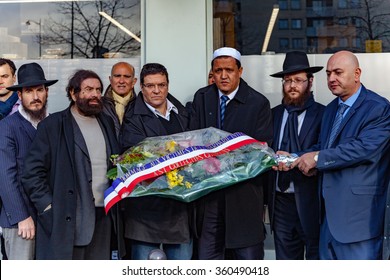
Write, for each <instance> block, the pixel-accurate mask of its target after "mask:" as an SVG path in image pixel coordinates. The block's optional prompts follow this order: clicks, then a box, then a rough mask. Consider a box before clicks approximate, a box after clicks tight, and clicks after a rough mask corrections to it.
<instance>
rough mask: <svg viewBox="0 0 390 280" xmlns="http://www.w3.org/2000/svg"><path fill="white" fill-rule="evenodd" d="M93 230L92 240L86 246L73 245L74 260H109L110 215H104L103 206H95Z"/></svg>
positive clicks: (111, 229)
mask: <svg viewBox="0 0 390 280" xmlns="http://www.w3.org/2000/svg"><path fill="white" fill-rule="evenodd" d="M95 209H96V220H95V231H94V233H93V237H92V241H91V243H89V244H88V245H86V246H74V247H73V259H74V260H110V259H111V237H112V236H111V235H112V231H113V228H112V221H111V216H110V215H106V214H105V212H104V208H103V207H96V208H95Z"/></svg>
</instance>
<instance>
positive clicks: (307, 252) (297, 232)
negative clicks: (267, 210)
mask: <svg viewBox="0 0 390 280" xmlns="http://www.w3.org/2000/svg"><path fill="white" fill-rule="evenodd" d="M312 226H313V227H315V226H319V225H317V224H315V225H312ZM273 230H274V233H273V235H274V242H275V255H276V259H277V260H303V259H307V260H318V259H319V253H318V246H319V236H317V238H309V237H308V236H307V235H306V234H305V232H304V230H303V228H302V224H301V221H300V218H299V215H298V211H297V206H296V201H295V195H294V194H291V193H280V192H277V193H276V197H275V207H274V218H273Z"/></svg>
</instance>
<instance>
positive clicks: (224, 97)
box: [221, 95, 229, 103]
mask: <svg viewBox="0 0 390 280" xmlns="http://www.w3.org/2000/svg"><path fill="white" fill-rule="evenodd" d="M221 99H222V101H223V102H225V103H226V102H227V101H228V100H229V96H227V95H222V96H221Z"/></svg>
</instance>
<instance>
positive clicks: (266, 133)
mask: <svg viewBox="0 0 390 280" xmlns="http://www.w3.org/2000/svg"><path fill="white" fill-rule="evenodd" d="M257 112H258V116H257V118H256V132H255V138H256V139H257V140H259V141H262V142H267V144H268V146H269V147H271V146H272V139H273V122H272V112H271V106H270V103H269V101H268V99H266V98H264V99H263V101H262V102H261V105H260V108H259V109H258V110H257Z"/></svg>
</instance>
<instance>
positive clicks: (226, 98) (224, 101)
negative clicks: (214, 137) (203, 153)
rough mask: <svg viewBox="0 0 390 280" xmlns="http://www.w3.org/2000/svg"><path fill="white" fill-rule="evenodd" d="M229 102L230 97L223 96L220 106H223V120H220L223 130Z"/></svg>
mask: <svg viewBox="0 0 390 280" xmlns="http://www.w3.org/2000/svg"><path fill="white" fill-rule="evenodd" d="M228 100H229V97H228V96H226V95H222V96H221V104H220V106H221V110H220V112H221V118H220V120H221V123H220V124H221V129H223V121H224V119H225V111H226V103H227V102H228Z"/></svg>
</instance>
